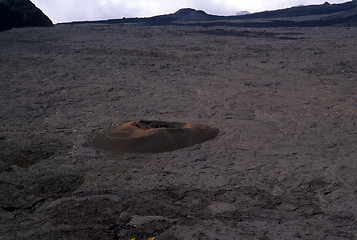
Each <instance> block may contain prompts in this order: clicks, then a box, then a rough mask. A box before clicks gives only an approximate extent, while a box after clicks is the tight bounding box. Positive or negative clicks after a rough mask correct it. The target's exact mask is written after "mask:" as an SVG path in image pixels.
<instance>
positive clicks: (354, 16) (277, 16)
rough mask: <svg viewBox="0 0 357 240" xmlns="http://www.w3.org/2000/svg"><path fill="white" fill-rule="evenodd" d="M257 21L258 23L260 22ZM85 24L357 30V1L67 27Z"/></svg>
mask: <svg viewBox="0 0 357 240" xmlns="http://www.w3.org/2000/svg"><path fill="white" fill-rule="evenodd" d="M306 16H310V17H311V16H313V17H314V19H312V20H311V19H297V18H302V17H306ZM292 18H293V19H292ZM256 19H259V21H257V20H256ZM252 20H254V21H252ZM83 23H101V24H103V23H104V24H119V23H142V24H147V25H169V24H171V25H172V24H174V25H177V24H186V25H200V26H222V25H227V26H237V27H315V26H333V25H347V26H357V0H353V1H351V2H346V3H341V4H330V3H328V2H325V3H324V4H321V5H308V6H297V7H291V8H286V9H279V10H274V11H264V12H258V13H252V14H245V15H234V16H217V15H211V14H207V13H206V12H204V11H202V10H195V9H191V8H183V9H180V10H178V11H177V12H175V13H172V14H165V15H159V16H154V17H148V18H123V19H110V20H101V21H84V22H71V23H67V24H83Z"/></svg>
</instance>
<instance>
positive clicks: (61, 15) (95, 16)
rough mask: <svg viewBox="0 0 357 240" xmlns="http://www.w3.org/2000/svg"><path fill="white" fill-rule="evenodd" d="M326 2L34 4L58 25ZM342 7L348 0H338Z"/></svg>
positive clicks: (47, 0) (71, 0) (93, 0)
mask: <svg viewBox="0 0 357 240" xmlns="http://www.w3.org/2000/svg"><path fill="white" fill-rule="evenodd" d="M325 1H326V0H287V1H281V0H271V1H266V0H249V1H246V0H181V1H174V0H135V1H127V0H86V1H83V0H56V1H54V0H32V2H33V3H34V4H36V6H37V7H39V8H40V9H41V10H42V11H43V12H44V13H45V14H46V15H47V16H48V17H50V18H51V20H52V21H53V22H54V23H59V22H69V21H82V20H99V19H111V18H122V17H149V16H154V15H159V14H166V13H172V12H175V11H177V10H178V9H180V8H184V7H191V8H195V9H200V10H204V11H206V12H207V13H211V14H218V15H234V14H235V13H237V12H239V11H243V10H247V11H249V12H257V11H264V10H273V9H278V8H286V7H291V6H297V5H308V4H321V3H324V2H325ZM329 2H330V3H342V2H346V0H334V1H329Z"/></svg>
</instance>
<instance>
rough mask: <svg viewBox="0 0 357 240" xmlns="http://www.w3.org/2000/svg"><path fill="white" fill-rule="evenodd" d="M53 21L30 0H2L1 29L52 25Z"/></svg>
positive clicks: (0, 4) (0, 11) (0, 1)
mask: <svg viewBox="0 0 357 240" xmlns="http://www.w3.org/2000/svg"><path fill="white" fill-rule="evenodd" d="M50 26H53V23H52V21H51V20H50V19H49V18H48V17H47V16H46V15H45V14H44V13H43V12H42V11H41V10H40V9H38V8H37V7H36V6H35V5H34V4H33V3H32V2H31V1H29V0H0V31H5V30H9V29H11V28H17V27H50Z"/></svg>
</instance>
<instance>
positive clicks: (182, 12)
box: [174, 8, 206, 16]
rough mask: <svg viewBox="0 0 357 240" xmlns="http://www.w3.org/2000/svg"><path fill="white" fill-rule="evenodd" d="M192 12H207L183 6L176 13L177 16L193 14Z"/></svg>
mask: <svg viewBox="0 0 357 240" xmlns="http://www.w3.org/2000/svg"><path fill="white" fill-rule="evenodd" d="M191 13H204V14H206V13H205V12H204V11H202V10H196V9H193V8H181V9H180V10H178V11H177V12H175V13H174V15H175V16H182V15H187V14H191Z"/></svg>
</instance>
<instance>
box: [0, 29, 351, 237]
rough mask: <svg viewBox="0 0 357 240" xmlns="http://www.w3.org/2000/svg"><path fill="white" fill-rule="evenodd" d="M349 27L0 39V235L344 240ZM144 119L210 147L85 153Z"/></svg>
mask: <svg viewBox="0 0 357 240" xmlns="http://www.w3.org/2000/svg"><path fill="white" fill-rule="evenodd" d="M356 38H357V29H356V28H346V27H338V28H289V29H287V28H279V29H274V28H271V29H248V28H246V29H243V28H229V27H222V28H215V27H213V28H203V27H187V26H165V27H162V26H161V27H160V26H157V27H153V26H152V27H149V26H140V25H132V24H128V25H94V24H93V25H90V24H84V25H57V26H55V27H53V28H46V29H45V28H27V29H13V30H11V31H7V32H1V33H0V84H1V85H0V86H1V87H0V106H1V107H0V122H1V124H0V239H131V238H136V239H148V238H149V237H155V239H356V238H357V227H356V226H357V204H356V203H357V201H356V200H357V161H356V159H357V148H356V145H357V127H356V124H357V116H356V114H357V106H356V103H357V96H356V94H357V82H356V76H357V74H356V72H357V51H356V44H355V43H356ZM140 119H153V120H162V121H178V122H192V123H203V124H209V125H212V126H215V127H217V128H219V129H220V133H219V135H218V136H217V137H216V138H215V139H213V140H210V141H208V142H204V143H202V144H198V145H195V146H192V147H189V148H183V149H180V150H176V151H172V152H164V153H155V154H154V153H153V154H119V153H112V152H106V151H103V150H99V149H95V148H94V147H93V145H92V140H93V138H94V137H95V136H97V134H99V133H100V132H102V131H104V130H105V129H108V128H110V127H113V126H117V125H120V124H123V123H126V122H129V121H134V120H140Z"/></svg>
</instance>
